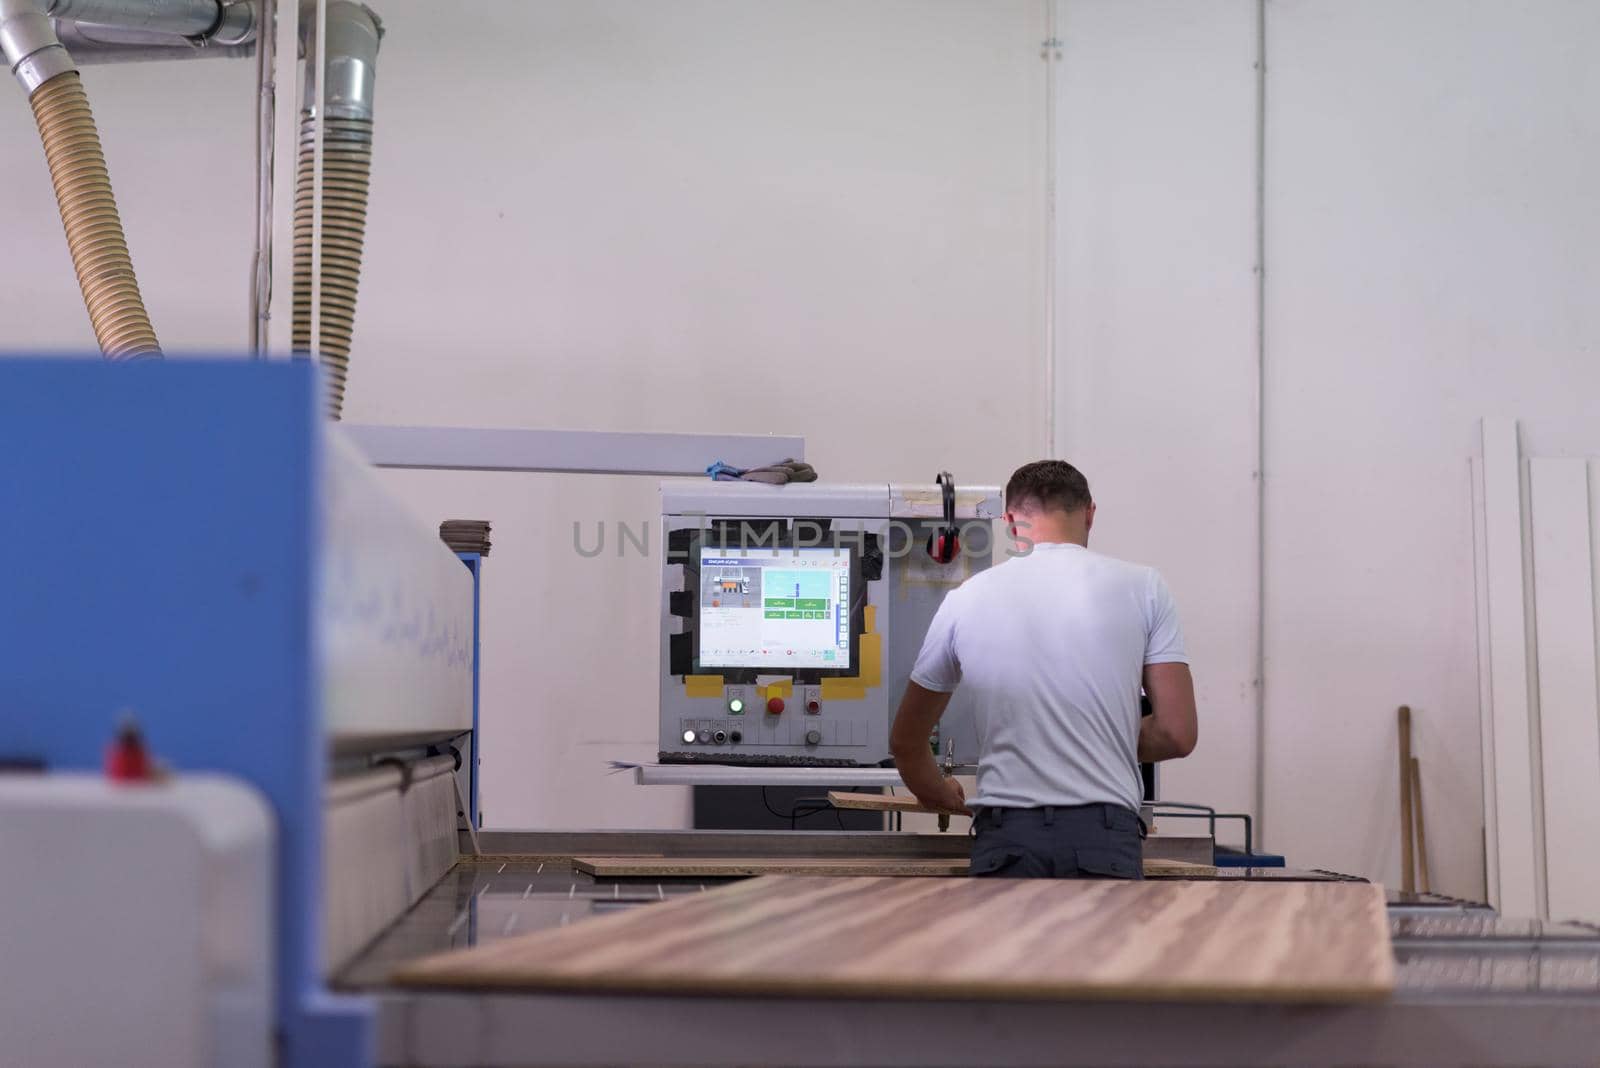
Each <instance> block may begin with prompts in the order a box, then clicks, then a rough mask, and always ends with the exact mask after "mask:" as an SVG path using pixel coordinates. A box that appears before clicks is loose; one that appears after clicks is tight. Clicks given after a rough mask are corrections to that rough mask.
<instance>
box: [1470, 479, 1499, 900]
mask: <svg viewBox="0 0 1600 1068" xmlns="http://www.w3.org/2000/svg"><path fill="white" fill-rule="evenodd" d="M1467 482H1468V494H1469V496H1470V497H1471V498H1472V588H1473V601H1474V607H1475V608H1476V610H1477V612H1476V618H1475V622H1476V626H1477V638H1478V746H1479V748H1478V753H1479V764H1480V766H1481V770H1482V780H1483V899H1484V900H1485V901H1488V902H1490V903H1492V904H1494V905H1495V906H1496V907H1498V906H1499V904H1500V823H1499V818H1498V814H1497V812H1496V800H1495V799H1496V798H1497V797H1498V796H1499V794H1498V791H1497V790H1496V788H1495V774H1494V763H1495V755H1494V694H1493V687H1492V680H1491V678H1490V671H1489V662H1490V657H1489V562H1488V534H1487V526H1486V519H1485V504H1484V486H1483V457H1482V456H1481V455H1480V456H1474V457H1471V458H1469V459H1468V460H1467Z"/></svg>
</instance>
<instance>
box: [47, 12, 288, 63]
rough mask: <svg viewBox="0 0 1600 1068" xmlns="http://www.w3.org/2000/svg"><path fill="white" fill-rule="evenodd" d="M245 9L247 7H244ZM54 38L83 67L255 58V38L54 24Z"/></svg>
mask: <svg viewBox="0 0 1600 1068" xmlns="http://www.w3.org/2000/svg"><path fill="white" fill-rule="evenodd" d="M246 6H248V5H246ZM55 27H56V36H57V37H58V38H60V40H61V43H62V44H63V45H65V46H66V48H67V51H68V52H70V53H71V55H72V58H73V59H75V60H77V61H78V63H79V64H80V65H82V66H85V67H91V66H95V65H97V64H104V63H145V62H150V61H156V62H160V61H164V60H169V59H242V58H245V57H248V56H253V55H255V51H256V45H255V35H254V33H253V32H252V33H250V34H249V35H248V36H247V37H246V39H245V41H243V42H241V43H238V44H223V43H221V42H220V41H219V40H218V39H217V38H214V37H195V38H192V37H179V36H177V35H176V34H170V33H154V32H152V31H149V30H124V29H119V28H115V27H108V26H94V25H90V24H88V23H82V22H73V21H71V20H70V19H60V20H57V22H56V24H55Z"/></svg>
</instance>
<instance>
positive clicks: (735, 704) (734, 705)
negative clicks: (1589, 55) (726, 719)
mask: <svg viewBox="0 0 1600 1068" xmlns="http://www.w3.org/2000/svg"><path fill="white" fill-rule="evenodd" d="M728 711H729V712H730V713H732V714H733V715H735V716H742V715H744V702H743V701H741V700H739V699H738V698H737V697H735V698H734V699H733V700H731V701H729V702H728Z"/></svg>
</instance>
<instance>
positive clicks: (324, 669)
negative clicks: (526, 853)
mask: <svg viewBox="0 0 1600 1068" xmlns="http://www.w3.org/2000/svg"><path fill="white" fill-rule="evenodd" d="M320 409H321V393H320V391H319V388H318V384H317V378H316V373H315V368H314V367H313V366H312V365H310V364H309V363H306V362H300V361H296V362H270V363H268V362H245V361H237V360H235V361H218V362H207V361H167V362H164V363H142V364H126V365H119V364H110V363H104V362H102V361H100V360H99V359H94V360H92V361H90V360H75V359H59V358H58V359H7V360H0V445H3V447H0V502H3V504H0V558H3V559H5V560H6V561H8V567H7V570H6V575H5V579H4V583H3V586H0V764H4V763H8V762H18V763H22V764H30V763H33V764H41V765H43V766H44V767H45V768H46V769H47V770H97V769H98V768H99V767H100V764H101V759H102V751H103V747H104V746H105V744H106V742H107V740H108V739H109V738H110V736H111V734H112V731H113V726H114V723H115V721H116V718H117V716H118V714H119V712H121V711H122V710H131V711H132V712H133V713H134V714H135V715H136V716H137V717H138V720H139V722H140V723H141V724H142V725H143V728H144V731H145V734H146V737H147V738H148V740H149V742H150V745H151V747H152V748H153V750H154V751H155V752H156V753H157V754H158V755H159V756H160V757H161V758H163V759H164V760H166V761H167V762H169V763H170V764H171V765H172V767H173V768H174V769H175V770H177V771H180V772H182V771H197V770H208V771H217V772H223V773H227V774H231V775H233V776H236V777H238V778H240V779H243V780H245V781H247V782H249V783H251V784H253V785H254V786H255V787H256V788H257V789H258V790H259V791H261V793H262V794H264V795H265V796H266V798H267V799H268V800H269V801H270V804H271V807H272V809H273V811H274V813H275V815H276V819H277V829H278V843H279V850H278V863H277V887H276V906H275V912H276V918H275V932H276V946H277V962H276V974H277V983H276V999H277V1001H276V1011H277V1015H278V1020H279V1037H280V1042H281V1063H283V1064H287V1065H297V1066H304V1065H339V1066H346V1068H348V1066H359V1065H365V1064H370V1063H372V1061H373V1058H374V1050H375V1042H374V1034H373V1031H374V1025H373V1020H374V1014H373V1010H372V1007H371V1005H370V1004H369V1003H368V1002H366V1001H365V1000H362V999H356V998H350V997H341V996H335V995H333V994H330V993H329V991H328V990H327V987H326V984H325V978H324V977H325V975H326V974H327V969H328V966H329V965H328V962H327V961H326V959H325V950H324V948H323V947H324V935H325V930H324V925H325V915H324V908H325V903H324V897H323V886H324V882H325V878H326V876H327V873H326V872H325V871H324V833H325V831H324V818H323V804H324V786H325V783H326V782H327V780H328V773H329V768H330V761H331V760H332V759H333V754H334V753H336V752H337V753H339V754H341V759H347V755H348V754H349V753H350V752H353V751H375V750H376V749H378V748H381V747H382V746H384V745H385V744H389V743H388V742H387V741H386V739H387V740H393V741H394V744H400V743H399V740H401V739H403V740H404V743H405V744H408V745H414V744H422V743H426V742H432V741H438V742H440V743H451V742H453V743H454V744H456V745H457V746H458V748H462V751H463V752H470V753H471V757H470V759H468V762H467V764H466V765H465V766H466V768H467V770H468V772H469V773H470V772H471V771H473V770H475V767H476V753H475V751H472V750H471V749H470V748H467V747H470V744H471V741H472V736H471V735H470V732H472V731H473V730H474V729H475V727H476V718H477V717H476V712H477V583H478V578H479V575H480V568H481V563H482V561H481V559H479V558H478V557H477V556H476V554H467V555H466V556H464V557H463V558H462V559H463V560H464V562H465V563H466V568H465V569H463V568H462V566H461V563H460V562H458V561H457V560H456V559H455V558H454V554H452V553H450V551H449V550H448V549H446V548H445V547H444V546H443V544H442V543H441V542H440V541H439V540H438V538H437V536H436V534H435V533H434V532H433V531H430V530H428V529H427V528H426V527H425V525H423V524H422V523H420V521H414V520H412V519H411V518H410V517H409V516H408V515H405V514H404V513H403V510H402V509H399V508H398V506H395V505H393V504H392V502H389V501H388V500H387V498H386V496H385V495H384V494H383V493H382V491H381V489H380V488H379V487H378V485H377V483H376V479H375V478H374V476H373V475H372V474H371V472H370V471H369V470H367V469H365V465H364V464H361V463H359V462H358V461H356V460H354V459H353V454H351V453H349V450H348V448H347V447H346V446H345V445H344V444H343V443H342V442H340V441H338V440H337V432H336V431H333V430H330V429H329V428H328V427H327V425H326V424H325V423H324V420H323V418H322V416H321V414H320ZM440 561H443V562H442V563H441V562H440ZM468 572H470V574H468ZM396 693H398V694H399V695H400V696H398V697H397V696H395V695H396ZM367 694H371V695H372V700H370V701H367V700H365V699H364V698H365V696H366V695H367ZM411 694H414V695H415V697H410V696H407V695H411ZM408 702H409V703H408ZM469 788H470V792H471V795H472V801H471V804H470V806H469V811H470V812H472V813H475V812H476V810H477V801H476V776H473V777H472V781H471V783H470V787H469ZM451 834H452V837H453V828H452V830H451ZM451 848H452V849H453V848H454V847H453V843H452V845H451ZM134 918H135V917H130V920H132V919H134Z"/></svg>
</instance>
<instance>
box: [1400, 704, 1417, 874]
mask: <svg viewBox="0 0 1600 1068" xmlns="http://www.w3.org/2000/svg"><path fill="white" fill-rule="evenodd" d="M1397 718H1398V720H1399V724H1400V889H1401V891H1402V892H1404V893H1407V894H1411V893H1415V892H1416V889H1417V865H1416V859H1415V857H1414V855H1413V853H1412V850H1411V843H1412V831H1413V828H1414V827H1415V821H1414V820H1413V819H1412V815H1411V706H1410V705H1401V706H1400V712H1399V716H1398V717H1397Z"/></svg>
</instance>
